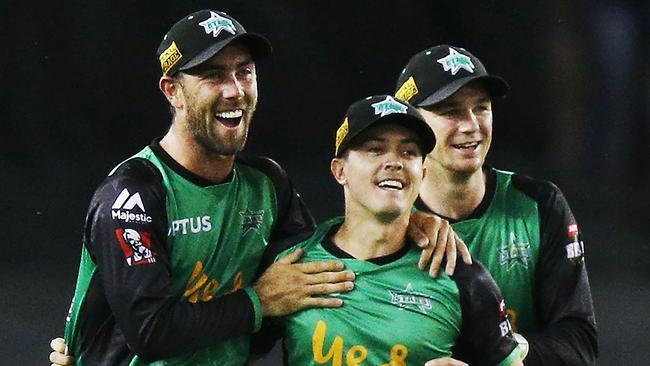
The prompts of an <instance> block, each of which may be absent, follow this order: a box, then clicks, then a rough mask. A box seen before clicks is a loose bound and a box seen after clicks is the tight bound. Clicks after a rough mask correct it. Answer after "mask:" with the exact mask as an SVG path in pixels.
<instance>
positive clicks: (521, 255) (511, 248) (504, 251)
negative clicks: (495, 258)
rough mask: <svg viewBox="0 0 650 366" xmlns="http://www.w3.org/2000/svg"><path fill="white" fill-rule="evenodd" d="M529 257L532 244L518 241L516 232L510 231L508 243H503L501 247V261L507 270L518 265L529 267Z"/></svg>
mask: <svg viewBox="0 0 650 366" xmlns="http://www.w3.org/2000/svg"><path fill="white" fill-rule="evenodd" d="M529 259H530V244H529V243H523V242H520V243H517V237H516V236H515V233H513V232H510V239H509V240H508V244H502V245H501V248H499V263H500V264H501V265H502V266H503V265H505V266H506V271H510V270H511V269H513V268H514V267H515V266H517V265H520V266H522V267H524V268H528V262H529Z"/></svg>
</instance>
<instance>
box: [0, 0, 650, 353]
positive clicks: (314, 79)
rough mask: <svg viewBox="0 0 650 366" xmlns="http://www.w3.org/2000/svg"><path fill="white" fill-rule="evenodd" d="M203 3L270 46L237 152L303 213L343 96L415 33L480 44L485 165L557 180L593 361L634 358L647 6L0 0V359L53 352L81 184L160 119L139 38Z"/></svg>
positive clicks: (338, 209)
mask: <svg viewBox="0 0 650 366" xmlns="http://www.w3.org/2000/svg"><path fill="white" fill-rule="evenodd" d="M514 4H517V5H514ZM202 8H213V9H219V10H223V11H226V12H228V13H230V14H232V15H234V16H235V17H236V18H237V19H238V20H240V22H241V23H243V24H244V25H245V26H246V28H247V29H248V30H249V31H255V32H259V33H262V34H265V35H266V36H267V37H268V38H269V39H270V40H271V42H272V43H273V45H274V55H273V56H272V57H271V58H270V59H269V60H266V61H265V62H263V63H262V64H260V65H259V66H258V73H259V86H260V103H259V107H258V112H257V115H256V117H255V119H254V122H253V127H252V131H251V134H250V138H249V143H248V148H247V150H248V151H249V152H251V153H258V154H264V155H268V156H271V157H273V158H274V159H275V160H277V161H278V162H279V163H280V164H281V165H283V166H284V167H285V169H286V170H287V171H288V172H289V173H290V175H291V176H292V178H293V180H294V183H295V184H296V186H297V188H298V190H299V191H300V192H301V193H302V195H303V197H304V199H305V201H306V202H307V203H308V205H309V207H310V208H311V210H312V212H313V213H314V215H315V216H316V218H317V219H318V220H323V219H325V218H327V217H329V216H332V215H337V214H340V213H342V207H343V206H342V202H341V199H342V194H341V192H340V189H339V187H338V186H337V185H336V183H335V181H334V180H333V179H332V178H331V177H330V174H329V168H328V167H329V160H330V159H331V157H332V154H333V142H334V134H335V130H336V128H337V127H338V126H339V124H340V122H341V120H342V117H343V114H344V111H345V108H346V107H347V105H348V104H349V103H350V102H352V101H354V100H357V99H359V98H362V97H364V96H366V95H370V94H379V93H385V92H392V91H393V88H394V86H395V85H394V84H395V81H396V79H397V76H398V74H399V73H400V71H401V68H402V67H403V65H404V64H405V63H406V62H407V60H408V59H409V57H410V56H411V55H413V54H414V53H416V52H418V51H420V50H422V49H424V48H427V47H429V46H432V45H435V44H440V43H449V44H453V45H458V46H462V47H465V48H467V49H468V50H470V51H471V52H472V53H474V54H475V55H477V56H478V57H479V58H480V59H481V60H482V61H483V62H484V63H485V64H486V65H487V68H488V70H489V71H491V72H492V73H495V74H497V75H501V76H503V77H504V78H505V79H506V80H508V81H509V83H510V85H511V87H512V89H511V92H510V95H509V96H508V97H507V98H506V99H505V100H503V101H499V102H497V103H496V105H495V107H494V114H495V123H494V141H493V145H492V146H493V147H492V151H491V153H490V155H489V156H488V161H489V162H490V163H491V164H493V165H494V166H496V167H498V168H500V169H505V170H512V171H517V172H520V173H525V174H528V175H531V176H535V177H539V178H545V179H548V180H551V181H553V182H555V183H556V184H557V185H558V186H560V188H561V189H562V190H563V191H564V193H565V195H566V197H567V199H568V201H569V203H570V204H571V206H572V208H573V211H574V213H575V215H576V217H577V219H578V221H579V223H580V225H581V227H582V230H583V232H584V238H585V245H586V250H587V261H588V266H589V271H590V276H591V285H592V291H593V296H594V302H595V306H596V315H597V320H598V326H599V340H600V350H601V355H600V359H599V365H641V364H647V362H648V361H647V360H648V359H649V358H650V341H649V340H648V339H649V337H648V336H649V335H650V332H649V331H648V328H649V327H650V321H649V320H648V317H647V316H646V308H647V304H648V300H650V286H648V279H650V266H649V264H650V259H648V257H649V255H650V245H649V244H648V234H650V232H649V231H650V230H649V228H648V226H649V225H648V217H649V216H648V212H647V211H648V205H649V204H648V203H649V202H650V190H649V189H648V182H649V179H650V169H649V168H650V160H649V159H648V158H647V157H646V156H645V155H644V154H645V151H646V149H647V146H648V141H649V137H650V123H649V121H650V61H649V58H648V56H649V55H648V52H649V51H648V47H646V46H643V44H644V43H643V42H645V41H644V39H645V40H646V41H647V39H649V36H650V22H648V21H647V19H648V16H649V15H650V6H649V5H648V4H647V3H646V2H642V1H625V0H609V1H604V0H603V1H596V0H594V1H586V0H583V1H580V0H575V1H561V0H547V1H543V2H542V1H533V2H526V5H523V4H522V5H519V4H518V2H505V1H500V2H497V1H481V2H478V1H476V2H473V1H453V2H451V1H449V2H442V1H404V0H402V1H320V2H312V1H268V0H267V1H254V0H249V1H245V2H244V1H177V2H170V1H138V2H122V1H98V2H86V1H78V0H77V1H67V2H65V5H63V3H61V2H43V3H39V4H35V3H32V2H30V1H15V0H3V1H2V2H1V3H0V34H2V39H3V41H2V43H0V45H1V47H2V49H3V50H4V51H3V52H2V53H4V56H0V70H1V72H0V80H1V81H2V83H1V85H2V86H3V88H2V89H1V90H0V97H1V99H0V100H1V102H0V111H1V116H2V117H1V121H2V144H0V169H1V170H2V174H0V189H1V193H2V194H1V195H0V197H1V198H0V205H1V206H0V207H1V209H2V215H0V223H1V224H2V226H1V227H2V231H3V233H4V234H3V241H2V248H3V253H4V254H3V255H2V257H1V258H0V311H1V314H2V316H0V355H2V361H1V362H0V363H3V364H5V363H6V364H16V365H37V364H49V362H48V361H47V357H48V353H49V347H48V343H49V340H50V339H51V338H52V337H54V336H57V335H62V334H63V327H64V318H65V315H66V312H67V310H68V306H69V301H70V298H71V297H72V294H73V289H74V284H75V280H76V273H77V269H78V263H79V253H80V247H81V243H80V238H81V232H82V225H83V220H84V216H85V211H86V208H87V205H88V203H89V201H90V198H91V195H92V193H93V191H94V189H95V187H96V186H97V185H98V184H99V182H100V181H101V180H102V179H103V178H104V177H105V175H106V174H107V173H108V172H109V171H110V169H111V168H112V167H113V166H114V165H115V164H116V163H118V162H120V161H122V160H123V159H124V158H126V157H128V156H130V155H131V154H133V153H134V152H137V151H138V150H140V148H141V147H142V146H144V145H146V144H148V143H149V142H150V141H151V140H152V139H153V138H154V137H156V136H159V135H162V134H164V133H165V131H166V129H167V128H168V126H169V122H170V115H169V113H168V109H167V105H166V101H165V99H164V98H163V96H162V94H161V93H160V92H159V91H158V87H157V83H158V78H159V76H160V72H159V64H158V60H157V57H156V56H155V50H156V48H157V46H158V43H159V42H160V40H161V38H162V36H163V34H164V33H165V32H166V31H167V30H168V29H169V27H170V26H171V25H172V24H173V23H174V22H175V21H176V20H178V19H179V18H180V17H182V16H184V15H186V14H188V13H190V12H192V11H195V10H198V9H202ZM269 364H275V363H274V362H269Z"/></svg>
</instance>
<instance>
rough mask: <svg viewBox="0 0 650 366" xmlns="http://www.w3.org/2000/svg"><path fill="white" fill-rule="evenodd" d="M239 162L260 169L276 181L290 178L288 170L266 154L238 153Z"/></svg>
mask: <svg viewBox="0 0 650 366" xmlns="http://www.w3.org/2000/svg"><path fill="white" fill-rule="evenodd" d="M237 163H238V164H241V165H243V166H247V167H250V168H253V169H255V170H258V171H260V172H262V173H264V174H265V175H267V176H268V177H269V178H271V180H273V181H274V182H276V181H283V180H286V179H288V177H287V172H286V171H285V170H284V169H283V168H282V167H281V166H280V164H278V163H277V162H276V161H275V160H273V159H271V158H269V157H266V156H255V155H245V154H242V155H238V156H237Z"/></svg>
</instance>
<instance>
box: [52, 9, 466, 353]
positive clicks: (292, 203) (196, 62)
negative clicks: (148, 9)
mask: <svg viewBox="0 0 650 366" xmlns="http://www.w3.org/2000/svg"><path fill="white" fill-rule="evenodd" d="M269 53H270V45H269V43H268V41H267V40H266V39H265V38H263V37H262V36H259V35H256V34H252V33H247V32H246V31H245V29H244V28H243V27H242V26H241V24H239V22H237V20H235V19H234V18H232V17H231V16H229V15H228V14H225V13H223V12H220V11H214V10H201V11H198V12H195V13H192V14H189V15H187V16H185V17H183V18H182V19H181V20H179V21H178V22H177V23H176V24H174V26H173V27H172V28H171V29H170V30H169V32H167V34H166V35H165V36H164V38H163V40H162V41H161V43H160V46H159V48H158V52H157V54H158V57H159V61H160V66H161V70H162V73H163V75H162V77H161V78H160V82H159V87H160V90H161V91H162V92H163V94H164V95H165V97H166V98H167V100H168V101H169V103H170V105H171V109H172V112H173V120H172V124H171V127H170V129H169V131H168V132H167V133H166V134H165V136H164V137H162V138H160V139H156V140H154V141H153V142H152V144H151V145H150V146H147V147H146V148H144V149H143V150H142V151H140V152H139V153H137V154H136V155H134V156H132V157H131V158H129V159H127V160H126V161H125V162H123V163H121V164H119V165H118V166H117V167H116V168H115V169H114V170H113V171H112V172H111V174H110V175H109V177H108V178H106V180H105V181H104V182H102V184H101V185H100V187H99V188H98V189H97V191H96V193H95V195H94V197H93V199H92V202H91V204H90V208H89V212H88V215H87V220H86V226H85V230H84V237H83V247H82V258H81V265H80V269H79V276H78V281H77V288H76V290H75V297H74V299H73V301H72V304H71V307H70V313H69V315H68V317H67V322H66V332H65V333H66V340H67V341H68V343H69V351H70V352H67V353H69V354H70V355H68V356H66V355H64V354H63V352H64V349H65V344H64V341H63V340H62V339H55V340H53V342H52V348H53V350H54V351H55V352H52V354H51V355H50V360H51V361H52V362H53V363H57V364H71V363H72V362H74V360H73V357H72V355H73V356H74V357H76V359H77V363H78V364H82V365H84V364H93V365H95V364H107V365H114V364H131V365H136V364H146V363H149V362H153V361H155V360H164V361H162V362H164V363H165V364H168V365H174V364H197V365H204V364H218V365H241V364H242V363H243V362H244V361H245V360H246V358H247V356H248V336H249V335H250V334H251V333H252V332H253V331H255V330H256V329H258V328H259V325H260V323H261V318H262V316H279V315H284V314H288V313H291V312H294V311H297V310H300V309H302V308H305V307H314V306H315V307H337V306H341V304H342V301H341V299H339V298H331V297H325V296H320V295H326V294H329V293H338V292H344V291H349V290H350V289H351V288H352V287H353V284H352V282H351V281H352V280H353V279H354V275H353V273H351V272H350V271H343V264H342V262H341V261H330V262H317V263H308V264H292V262H294V261H296V260H297V259H298V257H299V256H300V252H296V253H294V254H292V255H290V256H287V257H285V258H284V259H283V260H282V261H280V262H278V263H276V264H274V265H272V266H271V267H269V268H268V269H267V270H266V271H265V272H264V273H263V275H262V277H261V278H262V279H263V281H262V280H260V282H259V283H257V284H254V280H255V276H256V273H257V269H258V266H259V264H260V260H261V257H262V252H263V251H264V250H266V249H267V248H273V247H274V246H277V245H283V244H286V243H287V242H294V241H296V240H299V239H301V238H304V237H306V236H308V235H309V234H311V232H312V230H313V219H312V217H311V215H310V214H309V212H308V210H307V209H306V207H305V206H304V203H303V202H302V200H301V199H300V197H299V196H298V194H297V193H296V191H295V190H294V189H293V187H292V185H291V183H290V181H289V179H288V178H287V175H286V173H285V172H284V171H283V170H282V168H280V166H279V165H277V164H276V163H275V162H273V161H272V160H270V159H268V158H264V157H250V156H249V157H245V156H242V155H239V152H240V151H241V150H242V148H243V146H244V144H245V142H246V138H247V134H248V129H249V126H250V123H251V119H252V116H253V112H254V111H255V107H256V105H257V71H256V61H258V60H259V59H261V58H263V57H265V56H266V55H267V54H269ZM431 222H437V223H438V226H436V225H433V226H432V225H431ZM419 224H420V225H424V226H417V227H418V228H417V229H413V228H412V229H411V230H412V233H413V235H416V236H417V233H418V230H420V229H428V230H423V231H425V232H429V234H432V235H431V236H430V237H432V238H435V237H436V236H437V234H436V228H438V229H442V230H443V232H442V233H441V234H442V235H441V237H442V240H441V243H442V244H449V243H452V244H453V243H454V237H453V232H452V231H450V230H448V229H446V228H447V227H448V225H447V226H445V225H446V223H444V224H445V225H440V220H437V221H427V219H426V218H423V219H422V218H421V220H420V222H419ZM427 225H429V226H427ZM422 239H424V240H425V243H422V242H421V240H422ZM426 240H427V239H426V238H425V237H424V236H423V235H422V233H420V234H419V240H418V242H419V243H420V244H421V245H426ZM430 247H431V248H434V247H437V246H436V245H435V243H432V244H431V245H430ZM440 248H445V245H442V246H440ZM447 248H448V249H449V251H450V252H451V253H452V255H453V257H455V248H454V247H453V245H450V246H447ZM452 248H453V249H452ZM429 252H430V251H429ZM424 257H426V258H428V256H427V254H426V252H425V253H424ZM424 257H423V258H424ZM426 258H425V259H424V260H425V261H426V260H427V259H426ZM439 263H440V261H439V260H438V261H436V259H435V258H434V259H433V260H432V264H431V268H435V267H436V266H437V265H438V264H439ZM452 267H453V266H452ZM447 269H448V270H449V269H450V266H449V265H448V266H447Z"/></svg>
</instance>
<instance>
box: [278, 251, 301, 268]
mask: <svg viewBox="0 0 650 366" xmlns="http://www.w3.org/2000/svg"><path fill="white" fill-rule="evenodd" d="M304 252H305V250H304V249H302V248H298V249H296V250H295V251H293V252H291V253H289V254H287V255H285V256H284V257H282V258H280V259H279V260H278V263H285V264H291V263H296V262H297V261H298V259H300V257H302V255H303V253H304Z"/></svg>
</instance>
